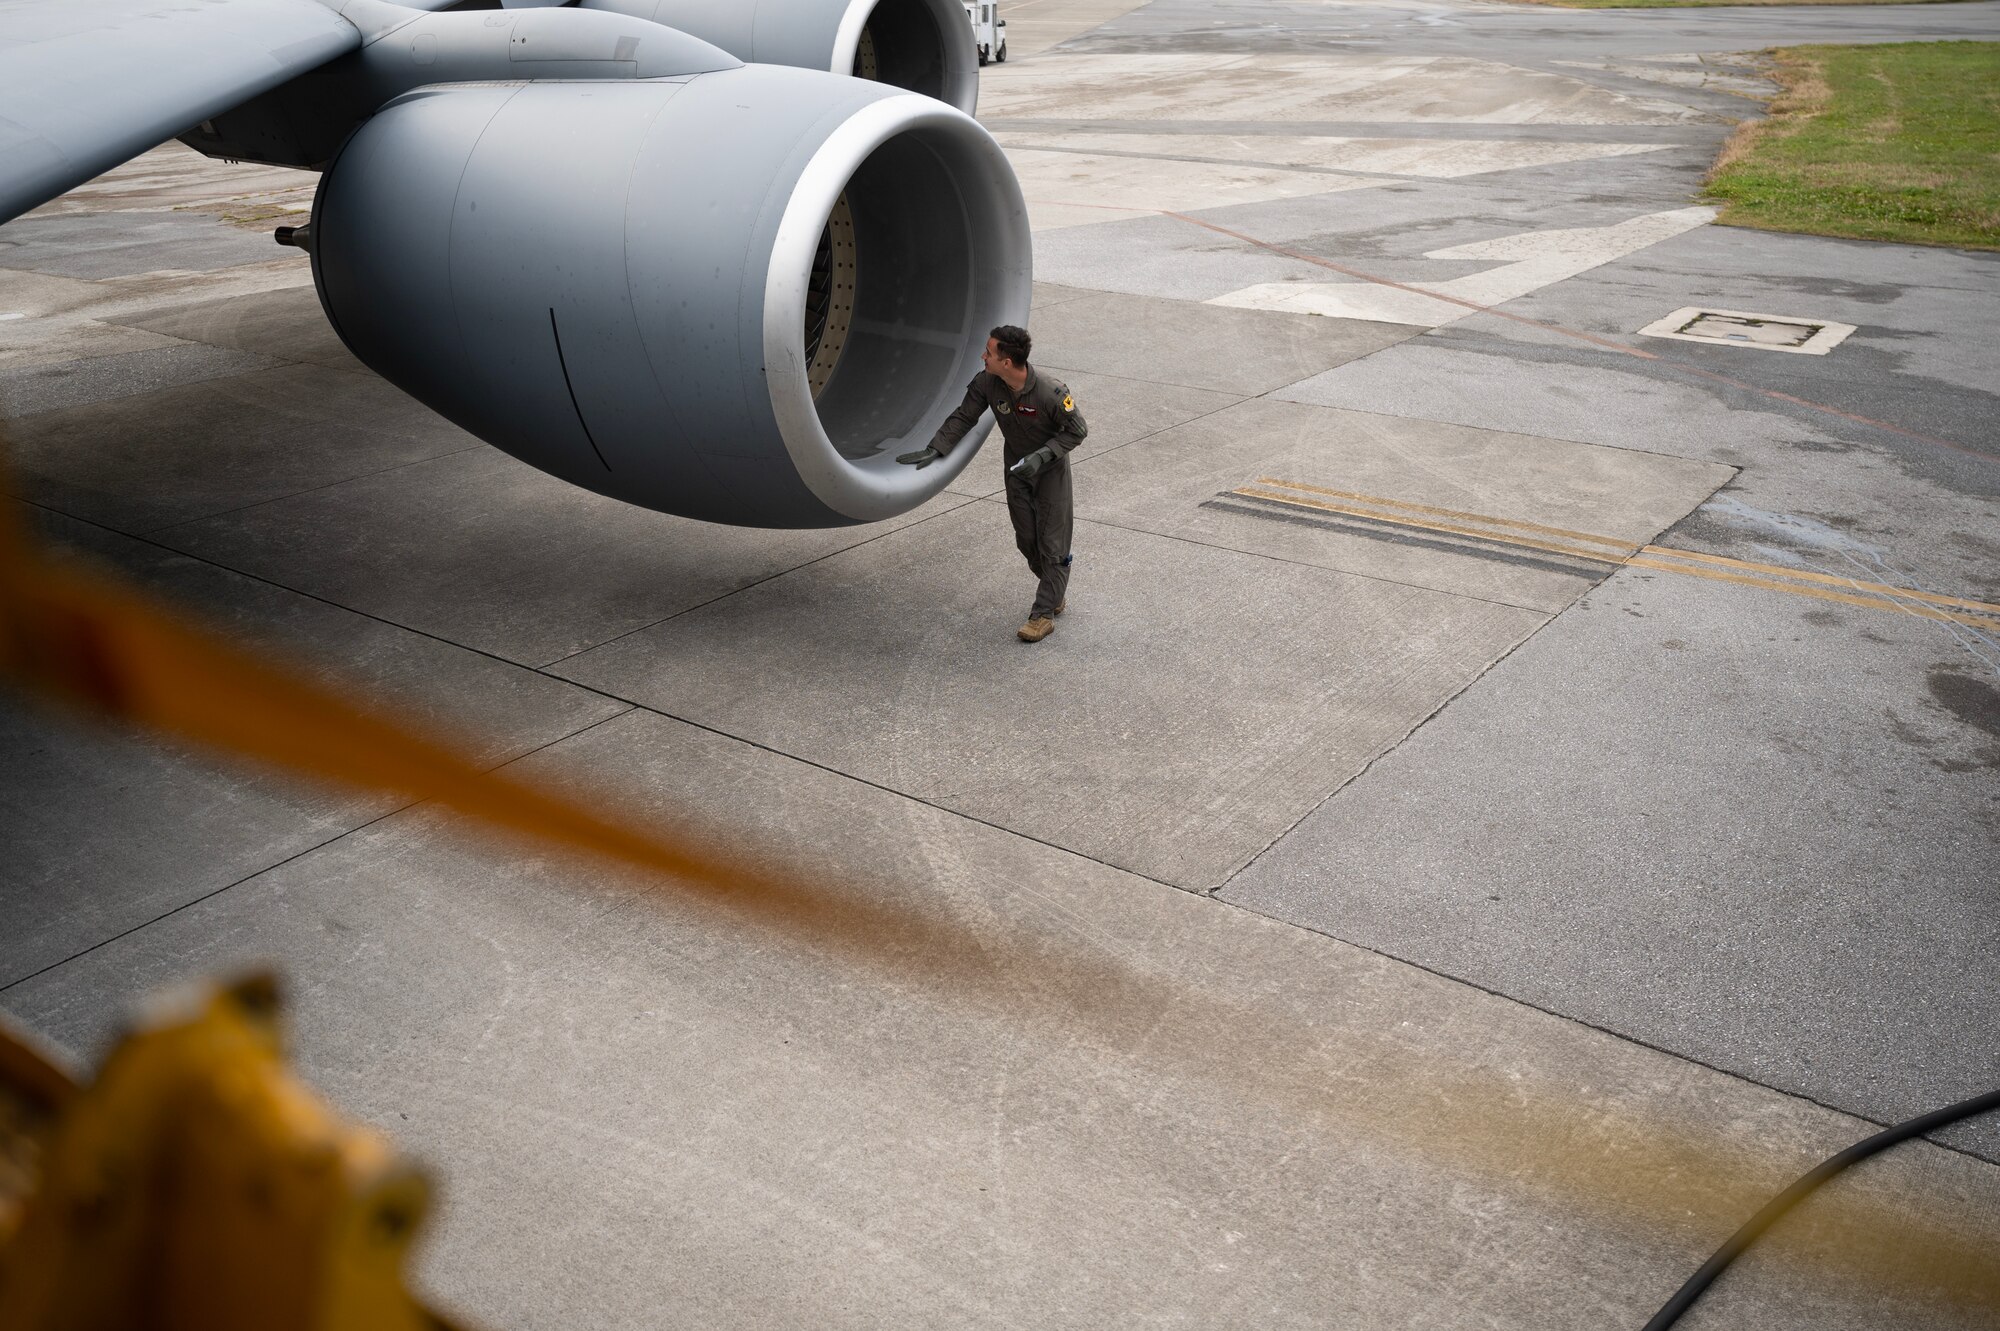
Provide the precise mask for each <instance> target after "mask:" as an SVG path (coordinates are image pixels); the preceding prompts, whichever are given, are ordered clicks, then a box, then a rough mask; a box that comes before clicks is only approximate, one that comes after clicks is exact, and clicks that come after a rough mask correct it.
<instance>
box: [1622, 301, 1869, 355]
mask: <svg viewBox="0 0 2000 1331" xmlns="http://www.w3.org/2000/svg"><path fill="white" fill-rule="evenodd" d="M1704 314H1721V315H1726V316H1727V317H1729V318H1731V319H1756V320H1759V321H1761V322H1764V323H1789V324H1816V325H1818V326H1819V331H1818V332H1817V333H1814V334H1813V335H1812V336H1811V337H1809V338H1807V339H1806V340H1805V341H1803V342H1801V343H1799V344H1798V345H1797V346H1795V347H1788V346H1785V345H1783V344H1782V343H1778V342H1759V341H1756V340H1754V339H1751V338H1744V339H1741V340H1738V339H1736V338H1726V339H1725V338H1719V337H1704V336H1702V335H1701V334H1699V333H1683V332H1681V331H1680V330H1681V329H1683V328H1685V327H1687V326H1688V325H1689V324H1690V323H1692V322H1694V321H1695V320H1696V319H1698V318H1700V317H1701V316H1702V315H1704ZM1854 330H1855V325H1853V324H1840V323H1834V322H1832V321H1831V320H1828V319H1807V318H1804V317H1802V316H1800V315H1796V314H1751V313H1748V312H1747V311H1744V310H1712V309H1709V308H1708V307H1707V306H1703V305H1690V306H1688V307H1687V308H1685V309H1680V310H1675V311H1674V312H1673V313H1672V314H1669V315H1668V316H1667V317H1666V318H1664V319H1656V320H1654V321H1653V322H1652V323H1649V324H1647V325H1646V326H1645V327H1644V328H1641V329H1640V330H1639V336H1640V337H1671V338H1674V339H1675V340H1677V341H1681V342H1703V343H1706V344H1707V345H1709V346H1711V347H1754V348H1755V349H1757V350H1758V351H1789V352H1791V353H1792V354H1793V355H1795V356H1824V355H1825V354H1826V353H1827V352H1829V351H1832V350H1833V349H1834V348H1835V347H1837V346H1839V345H1840V344H1841V343H1842V342H1845V341H1846V340H1847V338H1848V335H1849V334H1850V333H1852V332H1854Z"/></svg>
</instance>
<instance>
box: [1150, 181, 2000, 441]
mask: <svg viewBox="0 0 2000 1331" xmlns="http://www.w3.org/2000/svg"><path fill="white" fill-rule="evenodd" d="M1160 216H1162V217H1171V218H1173V219H1174V220H1175V221H1177V222H1186V223H1187V224H1188V225H1189V226H1198V227H1200V228H1202V229H1203V230H1204V231H1213V232H1215V233H1216V234H1217V235H1219V236H1228V237H1229V238H1230V239H1232V240H1240V241H1242V242H1243V243H1244V244H1246V245H1254V246H1256V247H1257V248H1258V249H1260V250H1264V251H1266V252H1268V253H1271V254H1282V255H1284V256H1285V257H1286V258H1288V259H1297V260H1298V261H1299V262H1300V263H1309V264H1313V265H1315V266H1317V267H1320V268H1325V269H1327V270H1328V271H1329V272H1335V273H1345V274H1347V275H1348V276H1349V277H1358V278H1360V279H1361V280H1362V281H1364V282H1373V283H1374V284H1375V285H1377V286H1381V287H1389V288H1393V289H1394V290H1397V291H1405V292H1409V293H1411V294H1413V295H1417V296H1424V297H1428V298H1429V299H1431V300H1441V301H1444V302H1446V303H1448V304H1452V305H1462V306H1464V307H1465V308H1466V309H1467V310H1470V311H1473V312H1475V313H1478V314H1490V315H1492V316H1493V317H1494V318H1496V319H1507V320H1510V321H1512V322H1514V323H1517V324H1522V325H1525V326H1526V327H1529V328H1539V329H1541V330H1542V331H1543V332H1547V333H1554V334H1556V335H1557V336H1559V337H1567V338H1572V339H1574V340H1576V341H1578V342H1588V343H1589V344H1590V345H1592V346H1594V347H1602V348H1603V349H1604V350H1606V351H1615V352H1617V353H1619V354H1620V355H1623V356H1632V357H1635V358H1637V359H1639V360H1649V361H1655V362H1657V363H1659V364H1660V365H1663V366H1665V367H1666V368H1667V369H1670V370H1678V371H1680V372H1681V373H1683V374H1692V375H1695V376H1697V377H1698V378H1702V379H1706V380H1708V381H1709V382H1710V383H1716V384H1723V385H1726V386H1727V387H1730V388H1736V389H1741V390H1742V391H1743V392H1746V393H1755V394H1757V395H1758V396H1759V397H1766V398H1769V399H1771V400H1772V401H1774V402H1789V403H1791V404H1792V405H1793V406H1797V407H1805V408H1806V409H1808V410H1810V411H1818V412H1824V413H1825V414H1826V415H1828V416H1838V417H1839V418H1840V419H1842V420H1844V421H1853V422H1855V423H1856V424H1858V425H1867V426H1871V427H1873V428H1874V429H1877V430H1887V431H1888V432H1889V433H1890V434H1895V435H1901V436H1902V437H1903V438H1905V439H1915V440H1916V441H1918V442H1919V443H1925V444H1935V445H1937V446H1938V447H1939V448H1949V449H1952V450H1953V451H1955V452H1959V453H1967V454H1970V455H1971V456H1973V457H1976V458H1984V459H1986V460H1987V461H1988V462H2000V453H1989V452H1987V451H1986V450H1984V449H1979V448H1972V447H1969V446H1967V445H1965V444H1960V443H1955V442H1953V441H1952V440H1950V439H1939V438H1938V437H1937V436H1935V435H1928V434H1922V433H1920V432H1918V431H1916V430H1906V429H1904V428H1903V427H1902V426H1900V425H1891V424H1890V423H1889V422H1888V421H1878V420H1876V419H1875V418H1874V417H1872V416H1862V415H1859V414H1857V413H1855V412H1852V411H1842V410H1841V409H1840V408H1839V407H1834V406H1829V405H1827V404H1826V403H1824V402H1814V401H1812V400H1811V399H1809V398H1803V397H1794V396H1793V395H1792V394H1790V393H1780V392H1779V391H1778V390H1777V389H1775V388H1759V387H1758V386H1757V385H1756V384H1749V383H1745V382H1743V380H1741V379H1732V378H1730V377H1729V376H1728V375H1726V374H1717V373H1716V372H1715V371H1714V370H1705V369H1703V368H1701V367H1700V366H1699V365H1689V364H1687V363H1686V362H1684V361H1676V360H1668V359H1667V358H1666V357H1664V356H1662V355H1660V353H1658V352H1657V351H1647V350H1645V349H1644V348H1643V347H1633V346H1627V345H1626V344H1625V343H1623V342H1614V341H1612V340H1611V339H1610V338H1608V337H1597V336H1594V335H1592V334H1590V333H1585V332H1581V331H1579V330H1577V329H1575V328H1565V327H1564V326H1563V325H1561V324H1552V323H1548V322H1546V321H1545V320H1541V319H1530V318H1529V317H1528V316H1527V315H1525V314H1514V313H1512V312H1511V311H1508V310H1502V309H1496V308H1493V307H1491V306H1486V305H1480V304H1479V303H1478V302H1476V301H1471V300H1466V299H1464V298H1463V297H1460V296H1452V295H1445V294H1443V293H1442V292H1438V291H1427V290H1425V289H1424V288H1422V287H1415V286H1411V285H1409V284H1408V283H1405V282H1397V281H1393V280H1391V279H1389V278H1386V277H1378V276H1377V275H1375V274H1374V273H1366V272H1363V271H1362V270H1360V269H1359V268H1349V267H1348V266H1347V265H1345V264H1339V263H1335V262H1334V261H1333V260H1331V259H1322V258H1320V257H1319V256H1318V255H1316V254H1307V253H1305V252H1304V251H1303V250H1296V249H1293V248H1291V247H1290V246H1288V245H1277V244H1273V243H1272V242H1271V241H1268V240H1259V239H1258V238H1257V237H1255V236H1250V235H1245V234H1244V233H1243V232H1241V231H1235V230H1232V229H1230V228H1229V227H1226V226H1221V225H1218V224H1217V223H1214V222H1204V221H1203V220H1202V219H1201V218H1199V217H1190V216H1189V215H1188V214H1186V213H1175V212H1162V213H1161V214H1160Z"/></svg>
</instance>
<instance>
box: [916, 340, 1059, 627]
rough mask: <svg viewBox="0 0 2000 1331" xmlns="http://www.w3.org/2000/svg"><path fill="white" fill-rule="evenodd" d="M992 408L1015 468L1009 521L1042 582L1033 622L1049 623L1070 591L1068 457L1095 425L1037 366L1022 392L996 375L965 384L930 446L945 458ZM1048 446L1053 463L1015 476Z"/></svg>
mask: <svg viewBox="0 0 2000 1331" xmlns="http://www.w3.org/2000/svg"><path fill="white" fill-rule="evenodd" d="M989 407H991V408H992V409H993V419H994V421H995V422H996V423H997V424H998V425H999V426H1000V437H1001V439H1003V440H1004V441H1005V442H1006V448H1005V451H1004V453H1003V454H1002V456H1003V458H1004V460H1005V462H1006V464H1007V466H1008V468H1009V469H1010V470H1009V471H1008V472H1007V516H1009V517H1010V518H1012V519H1013V520H1014V544H1015V545H1017V546H1019V547H1020V550H1021V554H1022V556H1023V557H1024V558H1025V559H1027V561H1028V567H1029V568H1030V569H1031V570H1033V572H1034V574H1035V576H1036V577H1037V578H1039V579H1041V582H1040V585H1039V586H1037V587H1036V588H1035V604H1034V608H1033V609H1031V610H1030V611H1029V612H1028V618H1030V619H1044V618H1047V617H1049V616H1051V615H1053V614H1055V612H1056V607H1057V606H1059V605H1061V604H1062V603H1063V596H1064V594H1065V592H1066V591H1067V589H1068V587H1069V538H1070V528H1071V527H1072V526H1073V525H1074V523H1075V518H1076V505H1075V502H1074V499H1073V497H1072V494H1071V491H1070V479H1069V453H1070V450H1071V449H1073V448H1075V447H1076V446H1077V445H1078V444H1080V443H1082V442H1083V440H1084V436H1085V435H1087V434H1089V433H1090V427H1089V426H1087V425H1085V424H1084V422H1083V413H1082V412H1080V411H1078V410H1077V409H1076V399H1074V398H1072V397H1071V396H1070V392H1069V389H1068V388H1066V387H1064V385H1063V384H1062V383H1061V382H1060V381H1059V380H1055V379H1049V378H1046V377H1044V376H1042V375H1038V374H1036V373H1035V367H1034V366H1032V365H1030V366H1029V367H1028V379H1027V382H1026V383H1024V384H1022V385H1021V391H1020V393H1019V394H1018V395H1017V394H1016V393H1015V392H1014V390H1013V389H1011V388H1009V387H1007V383H1006V381H1005V380H1004V379H1002V378H1000V376H999V375H997V374H989V373H987V372H986V371H984V370H981V371H980V372H979V373H978V374H976V375H974V376H973V377H972V382H971V383H970V384H967V385H966V388H965V401H963V402H961V403H959V406H958V410H957V411H954V412H952V413H951V415H950V416H948V417H946V418H945V423H944V424H943V425H941V426H939V427H938V432H937V435H936V437H935V438H933V439H932V440H931V447H932V448H935V449H936V450H937V451H938V452H940V453H949V452H951V450H952V446H953V445H954V444H956V443H958V441H959V440H961V439H963V438H965V432H966V431H967V430H970V429H971V428H972V427H973V425H974V423H975V422H977V421H978V420H979V414H980V413H981V412H983V411H985V410H986V409H987V408H989ZM1044 445H1049V446H1052V447H1053V448H1054V449H1055V450H1056V457H1055V461H1053V462H1051V463H1049V464H1048V465H1047V466H1046V467H1043V468H1042V470H1041V473H1040V474H1039V475H1037V476H1036V477H1035V478H1034V479H1033V480H1029V479H1027V478H1026V477H1022V476H1016V475H1015V474H1014V473H1013V471H1012V470H1011V468H1012V467H1013V465H1014V464H1015V463H1016V462H1019V461H1020V460H1021V459H1022V458H1024V457H1026V456H1028V454H1030V453H1032V452H1034V451H1035V450H1036V449H1038V448H1041V447H1043V446H1044Z"/></svg>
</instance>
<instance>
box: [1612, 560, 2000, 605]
mask: <svg viewBox="0 0 2000 1331" xmlns="http://www.w3.org/2000/svg"><path fill="white" fill-rule="evenodd" d="M1639 553H1640V554H1643V555H1663V556H1669V557H1671V558H1674V559H1698V560H1700V561H1701V562H1702V563H1704V564H1724V565H1727V566H1728V567H1730V568H1742V569H1749V570H1750V571H1752V572H1753V573H1774V574H1777V575H1778V576H1780V577H1785V578H1800V579H1803V580H1804V581H1806V582H1821V583H1825V584H1827V585H1828V586H1832V587H1853V588H1857V589H1859V590H1862V591H1871V592H1881V593H1883V594H1885V595H1889V596H1896V597H1908V598H1910V599H1911V600H1916V601H1929V602H1930V603H1931V604H1932V605H1948V606H1952V607H1954V608H1956V609H1959V610H1971V611H1974V612H1976V613H1979V614H1987V615H2000V605H1994V604H1992V603H1991V602H1988V601H1970V600H1967V599H1966V598H1965V597H1963V596H1934V595H1932V594H1931V593H1930V592H1919V591H1912V590H1911V589H1910V588H1908V587H1892V586H1890V585H1889V584H1888V583H1886V582H1864V581H1862V580H1861V579H1859V578H1843V577H1840V576H1838V575H1836V574H1832V573H1809V572H1807V571H1805V570H1804V569H1796V568H1786V567H1785V566H1784V565H1782V564H1752V563H1750V562H1749V561H1748V560H1744V559H1731V558H1729V557H1728V556H1726V555H1705V554H1702V553H1701V552H1700V551H1698V550H1676V549H1674V548H1673V547H1671V546H1665V545H1649V546H1647V547H1646V548H1645V549H1643V550H1641V551H1640V552H1639Z"/></svg>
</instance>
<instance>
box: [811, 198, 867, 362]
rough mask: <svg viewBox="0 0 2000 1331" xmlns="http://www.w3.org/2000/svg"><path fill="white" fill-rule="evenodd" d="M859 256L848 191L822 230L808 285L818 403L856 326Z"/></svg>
mask: <svg viewBox="0 0 2000 1331" xmlns="http://www.w3.org/2000/svg"><path fill="white" fill-rule="evenodd" d="M854 259H855V255H854V213H853V211H852V210H850V209H849V208H848V206H847V195H846V194H844V193H843V194H842V195H841V196H840V199H839V201H838V202H836V203H835V204H834V205H833V214H832V216H830V217H828V218H827V220H826V230H824V231H822V232H821V233H820V237H819V248H818V249H817V250H815V251H814V253H813V266H812V276H811V278H810V279H809V280H808V281H807V283H806V321H805V338H806V365H807V370H806V382H807V383H808V384H809V385H810V386H811V388H812V395H813V399H814V400H815V401H817V400H818V399H819V395H820V390H822V389H824V388H825V387H826V381H827V380H828V379H830V378H832V377H833V371H834V367H835V366H837V365H838V364H839V363H840V352H841V348H843V347H845V346H846V345H847V334H848V332H849V330H851V329H852V328H853V327H854Z"/></svg>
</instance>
